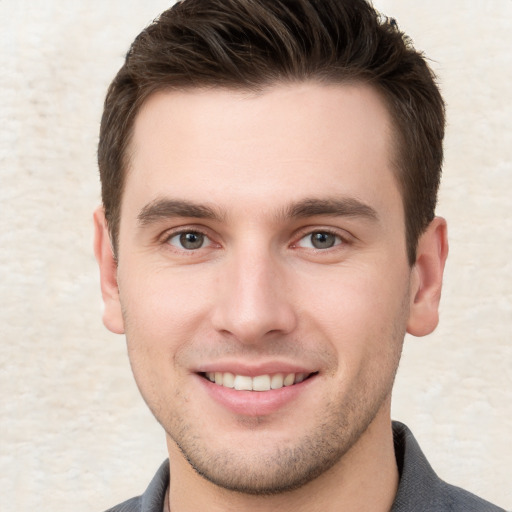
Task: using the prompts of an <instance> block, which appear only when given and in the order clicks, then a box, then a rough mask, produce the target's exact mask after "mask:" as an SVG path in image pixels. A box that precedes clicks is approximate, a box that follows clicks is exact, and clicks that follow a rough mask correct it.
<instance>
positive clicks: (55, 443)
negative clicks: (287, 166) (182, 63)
mask: <svg viewBox="0 0 512 512" xmlns="http://www.w3.org/2000/svg"><path fill="white" fill-rule="evenodd" d="M168 5H169V2H166V1H163V0H145V1H140V0H139V1H135V0H108V1H107V2H103V1H100V0H88V1H86V0H73V2H69V1H65V0H45V1H44V2H43V1H41V0H39V1H38V0H35V1H30V2H29V1H27V0H0V120H1V124H0V334H1V335H0V393H1V394H2V398H1V402H0V496H1V497H0V508H1V509H2V510H3V511H22V510H27V511H28V510H33V509H38V510H42V511H44V510H48V511H50V510H51V511H53V512H64V511H69V510H74V511H75V512H82V511H84V512H85V511H91V510H98V511H100V510H103V509H105V508H107V506H109V505H112V504H114V503H117V502H119V501H121V500H123V499H125V498H128V497H130V496H132V495H135V494H138V493H140V492H142V491H143V490H144V488H145V486H146V485H147V483H148V482H149V479H150V477H151V476H152V475H153V472H154V471H155V469H156V468H157V466H158V465H159V464H160V462H161V461H162V460H163V459H164V458H165V456H166V451H165V443H164V435H163V432H162V431H161V429H160V427H159V426H158V425H157V424H156V422H155V420H154V419H153V418H152V417H151V415H150V413H149V412H147V410H146V407H145V405H144V404H143V402H142V400H141V399H140V397H139V395H138V391H137V390H136V386H135V384H134V383H133V380H132V377H131V373H130V369H129V364H128V361H127V357H126V353H125V346H124V340H123V338H122V337H118V336H114V335H112V334H110V333H108V332H107V331H106V329H104V327H103V326H102V324H101V307H102V306H101V297H100V292H99V286H98V275H97V270H96V266H95V262H94V259H93V254H92V224H91V213H92V210H93V208H94V207H95V206H96V205H97V204H99V181H98V177H97V167H96V162H95V151H96V142H97V134H98V127H99V119H100V115H101V109H102V102H103V97H104V94H105V91H106V87H107V85H108V83H109V81H110V80H111V78H112V77H113V75H114V73H115V71H116V70H117V69H118V68H119V66H120V65H121V63H122V59H123V56H124V53H125V52H126V50H127V48H128V45H129V44H130V42H131V40H132V39H133V37H134V36H135V35H136V34H137V33H138V32H139V31H140V30H141V29H142V28H143V27H144V26H145V25H146V24H147V23H148V22H150V21H151V20H152V19H153V18H154V17H155V16H156V15H157V14H158V13H159V12H160V11H162V10H163V9H164V8H165V7H166V6H168ZM375 5H376V6H377V7H378V8H379V9H381V10H383V12H386V13H387V14H389V15H392V16H393V17H395V18H396V19H397V21H398V23H399V25H400V27H401V28H402V29H404V30H405V31H406V32H408V33H409V34H410V35H411V36H412V38H413V40H414V42H415V44H416V46H417V47H418V48H420V49H423V50H424V51H425V52H426V54H427V55H428V56H429V57H430V58H431V59H432V66H433V67H434V69H435V70H436V72H437V73H438V75H439V80H440V83H441V87H442V90H443V91H444V95H445V97H446V100H447V104H448V133H447V141H446V164H445V171H444V183H443V186H442V190H441V197H440V204H439V209H438V211H439V214H440V215H443V216H445V217H446V218H447V219H448V222H449V227H450V236H451V253H450V258H449V263H448V267H447V273H446V282H445V283H446V284H445V290H444V295H443V301H442V307H441V325H440V327H439V329H438V331H437V332H436V333H435V334H434V335H431V336H429V337H427V338H423V339H414V338H409V339H408V340H407V342H406V348H405V353H404V357H403V361H402V365H401V368H400V371H399V375H398V382H397V386H396V392H395V399H394V405H393V407H394V411H393V412H394V417H395V418H397V419H400V420H402V421H404V422H406V423H408V424H409V426H411V428H412V429H413V431H414V432H415V434H416V436H417V437H418V439H419V441H420V443H421V444H422V446H423V448H424V451H425V452H426V453H427V455H428V457H429V458H430V460H431V462H432V464H433V466H434V467H435V468H436V470H437V471H438V473H439V474H440V476H442V477H443V478H445V479H446V480H448V481H450V482H452V483H455V484H457V485H461V486H463V487H466V488H468V489H469V490H471V491H473V492H475V493H477V494H480V495H482V496H483V497H485V498H487V499H490V500H492V501H495V502H496V503H498V504H500V505H501V506H503V507H505V508H512V485H511V482H510V474H511V473H512V471H511V470H512V443H510V433H511V432H512V390H511V389H512V373H511V367H512V345H511V343H510V338H511V334H512V292H511V290H512V264H511V256H510V255H511V254H512V221H511V218H512V215H511V214H512V211H511V210H512V209H511V199H510V195H511V192H512V164H511V162H512V151H511V147H512V144H511V140H512V139H511V129H510V119H511V118H512V105H511V92H510V90H511V89H510V84H511V83H512V71H511V70H512V52H510V48H512V1H510V0H486V1H485V2H484V1H483V0H482V1H476V0H464V1H463V0H452V1H450V2H445V1H442V0H432V1H430V2H411V1H410V0H409V1H407V0H387V1H386V0H380V1H378V2H376V3H375Z"/></svg>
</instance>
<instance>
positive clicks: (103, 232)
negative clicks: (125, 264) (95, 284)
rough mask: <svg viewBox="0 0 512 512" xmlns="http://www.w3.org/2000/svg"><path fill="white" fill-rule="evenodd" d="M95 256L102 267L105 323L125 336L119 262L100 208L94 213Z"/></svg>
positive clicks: (101, 278) (108, 327)
mask: <svg viewBox="0 0 512 512" xmlns="http://www.w3.org/2000/svg"><path fill="white" fill-rule="evenodd" d="M93 218H94V254H95V256H96V261H97V262H98V265H99V267H100V282H101V295H102V297H103V303H104V305H105V308H104V310H103V323H104V324H105V327H106V328H107V329H108V330H109V331H112V332H113V333H116V334H124V323H123V315H122V310H121V302H120V300H119V288H118V286H117V262H116V259H115V258H114V251H113V250H112V244H111V243H110V233H109V231H108V226H107V220H106V219H105V210H104V209H103V208H102V207H99V208H97V209H96V210H95V212H94V216H93Z"/></svg>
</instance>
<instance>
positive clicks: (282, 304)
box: [95, 0, 499, 512]
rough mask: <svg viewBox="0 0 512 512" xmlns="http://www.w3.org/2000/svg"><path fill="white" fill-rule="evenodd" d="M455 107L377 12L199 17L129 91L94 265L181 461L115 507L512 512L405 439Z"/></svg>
mask: <svg viewBox="0 0 512 512" xmlns="http://www.w3.org/2000/svg"><path fill="white" fill-rule="evenodd" d="M443 134H444V106H443V101H442V98H441V96H440V93H439V91H438V88H437V86H436V84H435V81H434V78H433V75H432V72H431V71H430V69H429V68H428V66H427V65H426V63H425V61H424V59H423V58H422V56H421V55H420V54H419V53H418V52H416V51H415V50H414V48H412V46H411V45H410V43H409V41H408V40H407V39H406V38H405V36H403V34H401V33H400V32H399V30H398V28H397V27H396V24H395V22H394V21H392V20H391V21H389V20H386V19H381V18H379V16H378V15H377V14H376V12H375V11H374V10H373V8H372V7H371V6H370V5H369V4H368V3H366V2H365V1H363V0H351V1H348V0H347V1H341V0H316V1H315V0H295V1H291V0H272V1H270V0H268V1H265V0H184V1H183V2H180V3H178V4H176V5H175V6H174V7H172V8H171V9H169V10H168V11H166V12H165V13H163V14H162V15H161V17H160V18H159V19H158V20H157V21H156V22H154V23H153V24H152V25H151V26H149V27H148V28H147V29H146V30H144V31H143V32H142V33H141V34H140V35H139V36H138V37H137V39H136V40H135V42H134V43H133V45H132V47H131V49H130V51H129V53H128V55H127V58H126V62H125V64H124V66H123V67H122V68H121V70H120V71H119V73H118V75H117V76H116V78H115V79H114V81H113V83H112V85H111V86H110V89H109V92H108V95H107V98H106V102H105V111H104V115H103V119H102V126H101V133H100V143H99V151H98V155H99V166H100V173H101V180H102V198H103V207H102V208H101V209H98V210H97V211H96V213H95V228H96V240H95V251H96V257H97V259H98V262H99V265H100V272H101V285H102V293H103V298H104V302H105V313H104V323H105V325H106V326H107V327H108V328H109V329H110V330H111V331H113V332H115V333H120V334H121V333H124V334H126V338H127V345H128V353H129V357H130V362H131V365H132V369H133V372H134V376H135V379H136V381H137V384H138V386H139V389H140V391H141V394H142V396H143V397H144V399H145V401H146V403H147V404H148V406H149V408H150V409H151V411H152V412H153V414H154V415H155V417H156V419H157V420H158V421H159V422H160V424H161V425H162V426H163V428H164V430H165V433H166V438H167V446H168V451H169V461H168V462H165V463H164V464H163V465H162V467H161V468H160V470H159V471H158V473H157V475H156V476H155V477H154V479H153V481H152V482H151V484H150V486H149V487H148V489H147V491H146V492H145V494H144V495H143V496H142V497H138V498H133V499H131V500H129V501H127V502H125V503H124V504H121V505H119V506H118V507H115V508H113V509H111V510H116V511H131V510H134V511H135V510H137V511H139V510H143V511H145V512H149V511H159V512H160V511H162V510H165V511H167V510H172V511H173V512H181V511H195V510H204V509H208V510H211V511H216V510H244V511H252V510H308V511H316V510H322V511H331V510H332V511H338V510H347V511H352V510H354V511H355V510H358V511H359V510H371V511H389V510H393V511H408V510H415V511H416V510H418V511H419V510H429V511H430V510H432V511H444V510H459V511H493V510H499V509H498V508H497V507H494V506H493V505H491V504H489V503H487V502H485V501H483V500H481V499H479V498H477V497H476V496H474V495H472V494H470V493H468V492H466V491H463V490H461V489H458V488H455V487H451V486H449V485H448V484H445V483H444V482H442V481H441V480H439V479H438V478H437V476H436V475H435V473H434V472H433V470H432V469H431V468H430V466H429V465H428V462H427V461H426V459H425V458H424V456H423V454H422V453H421V451H420V448H419V447H418V445H417V443H416V441H415V440H414V437H413V436H412V434H411V432H410V431H409V430H408V429H407V427H405V426H404V425H402V424H399V423H395V424H393V426H392V423H391V419H390V403H391V391H392V386H393V381H394V377H395V373H396V370H397V367H398V363H399V359H400V354H401V349H402V344H403V339H404V335H405V333H406V332H409V333H411V334H413V335H416V336H423V335H426V334H428V333H430V332H432V330H433V329H435V327H436V325H437V322H438V304H439V298H440V293H441V284H442V275H443V269H444V263H445V260H446V256H447V252H448V244H447V237H446V223H445V221H444V220H443V219H441V218H439V217H435V215H434V209H435V204H436V196H437V189H438V185H439V177H440V172H441V163H442V139H443Z"/></svg>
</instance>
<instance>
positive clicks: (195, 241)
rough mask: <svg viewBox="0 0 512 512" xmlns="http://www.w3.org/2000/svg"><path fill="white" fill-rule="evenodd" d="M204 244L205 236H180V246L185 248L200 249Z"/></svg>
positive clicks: (184, 234) (199, 234)
mask: <svg viewBox="0 0 512 512" xmlns="http://www.w3.org/2000/svg"><path fill="white" fill-rule="evenodd" d="M203 243H204V235H203V234H201V233H193V232H192V233H183V234H181V235H180V244H181V245H182V247H183V248H185V249H188V250H192V249H199V248H200V247H201V246H202V245H203Z"/></svg>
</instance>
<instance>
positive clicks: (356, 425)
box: [132, 301, 408, 496]
mask: <svg viewBox="0 0 512 512" xmlns="http://www.w3.org/2000/svg"><path fill="white" fill-rule="evenodd" d="M407 314H408V305H407V304H406V302H405V301H404V304H403V308H402V311H401V312H400V315H399V318H397V319H395V322H394V324H393V326H392V327H391V329H390V331H391V332H389V333H388V336H387V337H386V336H384V337H383V343H386V344H387V348H386V351H385V352H384V353H383V354H382V358H380V359H378V360H377V359H376V358H374V359H373V360H372V361H373V364H372V365H370V366H368V367H367V368H366V371H365V372H364V377H361V378H360V380H359V381H358V386H356V388H355V389H350V390H345V393H344V394H343V396H341V397H337V398H336V397H335V398H334V399H333V400H331V402H329V403H327V404H326V405H325V406H324V409H323V411H324V413H325V414H324V417H323V418H322V420H321V421H320V420H319V421H318V422H317V423H316V424H315V425H314V426H313V427H312V428H310V429H309V432H307V433H305V434H303V435H302V436H301V437H300V438H297V439H295V440H294V442H293V443H288V445H287V446H281V445H277V446H276V445H275V444H274V445H272V444H271V446H265V443H264V440H265V435H264V428H262V426H263V424H264V423H265V421H266V419H265V418H251V419H249V420H247V421H244V420H240V422H241V426H240V427H241V428H246V429H247V430H248V431H250V430H252V431H254V433H255V435H257V436H259V439H260V440H261V443H260V444H259V446H260V447H261V449H258V450H257V452H256V453H250V454H249V453H248V452H247V451H246V450H245V449H244V447H241V448H240V447H238V449H237V448H232V446H231V445H230V443H229V442H226V443H225V444H226V446H225V447H224V446H223V447H222V448H212V447H211V446H209V445H208V442H207V440H206V439H205V437H204V436H203V435H202V434H203V433H202V431H201V428H200V427H198V426H197V425H196V424H193V423H187V421H186V418H187V415H186V414H180V411H178V410H173V411H168V410H167V411H166V410H165V408H164V407H162V406H161V404H160V405H159V406H155V404H151V403H150V402H148V401H147V400H146V398H145V397H144V393H142V389H141V393H142V395H143V398H144V399H145V400H146V403H147V405H148V406H149V408H150V409H151V411H152V413H153V415H154V416H155V418H156V419H157V421H158V422H159V423H160V424H161V425H162V427H163V428H164V430H165V431H166V434H167V436H168V438H169V440H170V441H171V442H172V443H173V444H174V445H175V446H176V447H177V449H178V450H179V451H180V452H181V454H182V455H183V457H184V459H185V460H186V461H187V462H188V464H190V466H191V467H192V468H193V469H194V471H195V472H196V473H197V474H198V475H200V476H201V477H203V478H204V479H206V480H207V481H209V482H211V483H212V484H214V485H216V486H218V487H220V488H222V489H225V490H228V491H234V492H237V493H242V494H247V495H256V496H273V495H278V494H282V493H286V492H289V491H293V490H295V489H298V488H300V487H302V486H304V485H305V484H307V483H309V482H311V481H313V480H315V479H316V478H318V477H319V476H320V475H322V474H323V473H325V472H326V471H328V470H329V469H331V468H332V467H333V466H334V465H336V464H337V463H338V462H339V461H340V460H341V459H342V458H343V457H344V456H345V455H346V454H347V452H349V450H350V449H351V448H352V447H353V446H354V445H355V444H356V443H357V442H358V440H360V439H361V437H362V436H363V435H364V433H365V432H366V431H367V430H368V427H369V426H370V425H371V424H372V422H373V421H374V419H375V418H376V416H377V415H378V414H379V412H380V411H382V410H383V409H385V408H388V409H389V405H390V401H391V392H392V387H393V384H394V380H395V375H396V372H397V370H398V365H399V362H400V357H401V352H402V346H403V339H404V336H405V320H404V318H406V316H407ZM384 368H385V369H384ZM132 369H133V366H132ZM180 394H181V393H180V391H176V396H175V397H174V398H175V399H176V401H175V402H174V403H182V400H181V399H182V398H183V397H181V398H180V396H179V395H180ZM185 401H186V400H185ZM164 411H165V412H164ZM244 423H245V424H244ZM249 423H252V428H247V427H248V424H249ZM249 426H250V425H249ZM248 435H251V433H250V432H248Z"/></svg>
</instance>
